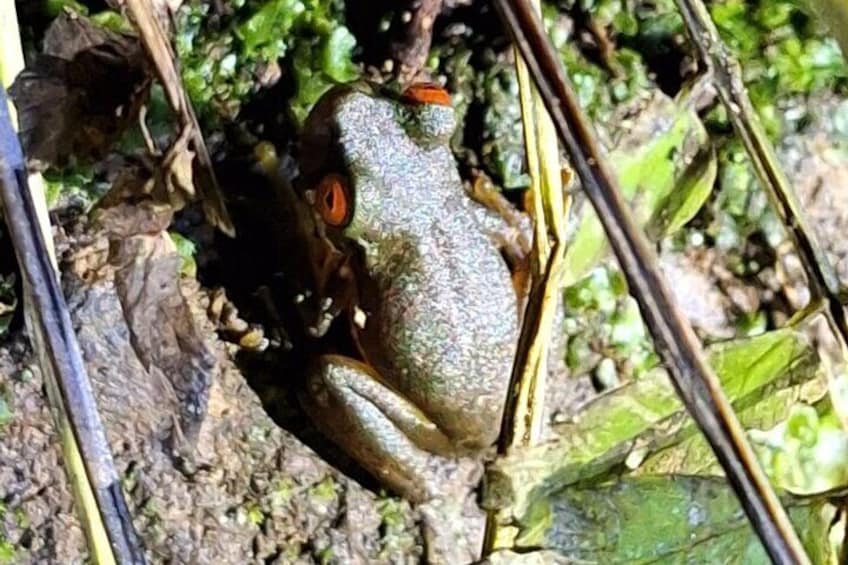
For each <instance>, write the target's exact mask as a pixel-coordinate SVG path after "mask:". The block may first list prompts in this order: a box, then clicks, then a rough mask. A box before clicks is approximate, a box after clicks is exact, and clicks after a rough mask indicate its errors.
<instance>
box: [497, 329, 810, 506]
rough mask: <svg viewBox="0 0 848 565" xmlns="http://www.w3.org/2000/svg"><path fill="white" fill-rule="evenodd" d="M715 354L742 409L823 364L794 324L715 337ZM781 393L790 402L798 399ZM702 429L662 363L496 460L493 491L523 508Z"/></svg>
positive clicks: (724, 379)
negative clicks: (545, 438) (548, 436)
mask: <svg viewBox="0 0 848 565" xmlns="http://www.w3.org/2000/svg"><path fill="white" fill-rule="evenodd" d="M708 358H709V360H710V363H711V365H712V366H713V367H714V369H715V371H716V373H717V375H718V377H719V379H720V381H721V385H722V387H723V388H724V390H725V392H726V394H727V396H728V397H729V399H730V401H731V402H732V404H733V406H734V409H736V410H737V412H741V413H742V414H743V415H744V414H746V413H750V412H748V409H750V408H752V407H754V406H756V405H757V404H758V403H759V402H760V401H762V400H763V399H766V398H770V397H774V396H775V395H778V396H780V394H779V393H780V391H784V390H787V389H791V388H793V387H796V386H797V385H798V384H800V383H803V382H806V381H809V380H811V379H813V378H814V377H815V376H816V375H817V374H818V369H819V357H818V354H817V353H816V351H815V350H814V349H813V348H812V347H811V346H810V344H809V342H808V340H807V338H806V337H805V336H804V335H803V334H800V333H798V332H796V331H794V330H792V329H783V330H777V331H773V332H769V333H766V334H762V335H760V336H757V337H753V338H746V339H741V340H734V341H730V342H725V343H721V344H717V345H713V346H712V347H710V348H708ZM782 397H783V398H784V399H785V400H786V402H787V404H788V403H789V402H790V401H791V400H792V399H791V398H787V397H786V396H782ZM744 423H745V422H744V421H743V424H744ZM756 423H757V424H758V425H759V423H760V422H759V421H757V422H756ZM696 434H697V428H696V427H695V425H694V423H693V422H692V420H691V419H690V418H689V417H688V415H687V413H686V411H685V409H684V408H683V406H682V405H681V404H680V401H679V400H678V398H677V394H676V393H675V391H674V389H673V388H672V386H671V384H670V382H669V381H668V377H667V375H666V373H665V372H664V371H663V370H660V369H657V370H655V371H652V372H650V373H649V374H648V375H646V376H645V377H643V378H641V379H639V380H638V381H634V382H631V383H629V384H627V385H624V386H622V387H620V388H618V389H615V390H613V391H611V392H610V393H608V394H605V395H602V396H600V397H598V398H597V399H595V400H593V401H592V402H591V403H590V404H588V405H587V406H586V407H585V408H584V409H583V410H582V411H581V412H580V414H579V417H577V418H576V419H575V420H573V421H570V422H566V423H563V424H560V425H558V426H557V429H556V436H557V438H558V439H557V441H554V442H551V443H547V444H542V445H539V446H535V447H531V448H527V449H520V450H515V451H513V452H511V453H509V454H507V456H505V457H503V458H502V459H500V460H498V461H496V462H495V464H493V465H492V467H491V469H490V472H489V475H488V482H487V489H486V498H487V501H488V504H489V505H491V506H496V507H500V508H502V509H504V510H505V511H506V512H507V514H512V515H522V514H523V513H524V512H525V510H526V506H527V504H528V502H529V501H530V500H531V499H534V498H536V497H538V496H544V495H545V493H550V492H553V491H556V490H559V489H561V488H563V487H565V486H567V485H570V484H574V483H576V482H585V481H588V480H598V478H602V477H603V476H604V474H605V473H608V472H609V471H610V470H611V469H613V468H614V467H617V466H620V465H622V464H625V463H627V464H629V466H630V467H635V466H637V465H638V463H639V462H641V461H642V460H643V459H644V458H645V457H646V456H648V455H650V454H651V453H654V452H657V451H659V450H661V449H665V448H668V447H669V446H672V445H675V444H678V443H679V442H681V441H683V440H685V439H687V438H689V437H693V436H695V435H696Z"/></svg>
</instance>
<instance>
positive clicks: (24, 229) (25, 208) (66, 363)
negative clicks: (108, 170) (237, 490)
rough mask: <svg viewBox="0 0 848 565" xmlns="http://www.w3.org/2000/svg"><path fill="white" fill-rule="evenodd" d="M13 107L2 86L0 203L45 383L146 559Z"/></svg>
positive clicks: (131, 549)
mask: <svg viewBox="0 0 848 565" xmlns="http://www.w3.org/2000/svg"><path fill="white" fill-rule="evenodd" d="M8 108H9V106H8V99H7V98H6V91H5V89H4V88H3V87H2V85H0V201H2V204H3V210H4V212H5V218H6V226H7V228H8V230H9V234H10V235H11V239H12V243H13V245H14V248H15V254H16V255H17V258H18V265H19V268H20V271H21V275H22V277H23V281H24V287H25V290H26V298H27V299H28V300H29V301H30V303H29V304H28V305H27V308H28V310H27V312H28V321H29V322H30V325H31V327H30V331H31V332H32V336H31V338H32V340H33V347H34V349H35V350H36V352H37V353H38V354H39V358H40V360H41V367H42V370H43V372H44V373H46V374H45V375H44V378H45V380H47V381H49V380H50V379H55V383H54V384H55V385H56V389H58V392H59V397H60V398H61V405H60V406H58V407H56V408H57V409H59V410H61V411H63V412H64V415H66V416H67V420H68V422H69V424H70V427H71V432H72V434H73V437H74V440H75V442H76V444H77V446H78V448H79V452H80V456H81V457H82V459H83V466H84V468H85V473H86V479H87V482H88V484H89V485H90V486H91V489H92V491H93V494H94V498H95V500H96V503H97V507H98V511H99V513H100V518H101V519H102V521H103V525H104V528H105V530H106V535H107V536H108V537H109V542H110V545H111V547H112V552H113V554H114V557H115V559H116V561H117V562H118V563H133V564H134V563H144V552H143V550H142V547H141V543H140V541H139V538H138V535H137V534H136V532H135V529H134V527H133V523H132V518H131V516H130V514H129V511H128V509H127V504H126V501H125V500H124V495H123V492H122V491H121V486H120V483H119V481H118V473H117V471H116V470H115V466H114V463H113V461H112V454H111V452H110V451H109V444H108V442H107V439H106V432H105V431H104V429H103V425H102V423H101V421H100V416H99V413H98V411H97V405H96V403H95V401H94V395H93V393H92V390H91V383H90V382H89V380H88V375H87V374H86V371H85V365H84V364H83V361H82V354H81V353H80V348H79V344H78V343H77V339H76V334H75V333H74V328H73V324H72V323H71V317H70V314H69V313H68V307H67V305H66V304H65V297H64V295H63V294H62V290H61V287H60V286H59V279H58V276H57V274H56V271H55V270H54V269H53V265H52V263H51V262H50V255H49V253H48V251H47V246H46V244H45V241H44V237H43V234H42V232H41V230H40V229H39V222H38V218H37V214H36V211H35V204H34V203H33V200H32V195H31V193H30V190H29V186H28V183H27V173H26V166H25V163H24V157H23V153H22V151H21V146H20V143H19V141H18V138H17V135H16V134H15V130H14V128H13V126H12V121H11V118H10V116H9V110H8ZM59 421H61V420H59ZM60 431H61V430H60Z"/></svg>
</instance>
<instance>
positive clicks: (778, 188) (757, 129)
mask: <svg viewBox="0 0 848 565" xmlns="http://www.w3.org/2000/svg"><path fill="white" fill-rule="evenodd" d="M677 5H678V8H679V9H680V13H681V14H682V16H683V21H684V23H685V24H686V29H687V30H688V31H689V37H690V39H691V40H692V43H694V45H695V46H696V48H697V50H698V57H699V59H700V60H699V64H700V66H701V68H702V69H703V72H704V73H705V75H707V76H710V77H711V79H712V85H713V87H714V88H715V89H716V91H717V93H718V97H719V99H720V100H721V102H722V104H724V106H725V108H727V115H728V117H729V119H730V123H731V124H733V129H734V130H735V131H736V134H737V135H738V136H739V137H740V138H741V139H742V143H743V144H744V145H745V149H746V151H747V152H748V156H749V157H750V158H751V162H752V164H753V165H754V170H755V171H756V172H757V176H758V177H759V179H760V182H761V183H762V185H763V187H765V189H766V194H768V197H769V200H770V201H771V204H772V206H773V207H774V209H775V210H776V211H777V214H778V216H779V217H780V219H781V221H782V223H783V225H784V226H785V227H786V230H787V231H788V232H789V237H790V238H791V239H792V243H793V244H794V245H795V249H796V250H797V252H798V255H799V257H800V259H801V264H802V265H803V266H804V272H805V274H806V275H807V281H808V283H809V285H810V291H811V294H812V297H811V302H812V301H814V300H816V299H818V298H824V300H825V303H826V304H827V308H826V310H825V315H826V317H827V320H828V323H829V324H830V327H831V329H832V330H833V333H834V334H835V336H836V338H837V339H838V340H839V342H840V345H841V346H842V351H843V353H848V320H846V318H845V310H844V308H843V307H842V301H841V299H840V289H839V279H838V278H837V276H836V271H835V270H834V269H833V266H832V265H831V264H830V261H829V260H828V258H827V255H825V253H824V252H823V251H822V249H821V246H820V245H819V243H818V241H817V240H816V236H815V232H814V231H813V230H812V229H811V228H810V226H809V223H808V222H807V220H806V218H805V217H804V213H803V211H802V209H801V206H800V205H799V204H798V200H797V198H796V197H795V193H794V192H793V190H792V186H791V185H790V184H789V181H788V180H787V179H786V175H785V174H784V173H783V171H782V170H781V168H780V165H779V164H778V162H777V157H776V156H775V153H774V149H773V148H772V146H771V143H770V142H769V140H768V137H767V136H766V133H765V130H763V127H762V125H761V124H760V120H759V118H758V116H757V112H756V111H755V110H754V107H753V105H752V104H751V100H750V99H749V98H748V94H747V91H746V90H745V85H744V83H743V82H742V73H741V69H740V68H739V63H738V62H736V61H735V60H734V59H733V57H731V56H730V53H728V51H727V48H726V47H725V46H724V44H723V43H722V42H721V39H720V38H719V36H718V31H717V30H716V27H715V25H714V24H713V22H712V20H711V19H710V16H709V13H708V12H707V8H706V6H704V4H703V2H700V0H677Z"/></svg>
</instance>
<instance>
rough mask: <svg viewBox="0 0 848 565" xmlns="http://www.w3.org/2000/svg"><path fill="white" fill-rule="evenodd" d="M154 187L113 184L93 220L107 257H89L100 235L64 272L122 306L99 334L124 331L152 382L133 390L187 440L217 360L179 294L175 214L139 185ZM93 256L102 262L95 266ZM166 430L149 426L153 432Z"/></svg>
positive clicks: (134, 181) (128, 178) (126, 181)
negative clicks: (146, 394) (104, 285)
mask: <svg viewBox="0 0 848 565" xmlns="http://www.w3.org/2000/svg"><path fill="white" fill-rule="evenodd" d="M149 183H150V181H149V180H147V179H144V178H139V177H133V175H132V173H131V172H127V173H126V174H125V175H124V177H122V178H121V179H120V182H116V184H115V185H114V188H113V190H112V191H111V192H110V193H109V194H107V195H106V196H105V197H104V198H103V200H102V201H101V202H100V205H99V207H98V209H97V212H96V215H95V218H96V221H97V223H98V224H99V226H100V228H101V229H102V233H103V234H104V237H105V239H106V240H107V241H108V255H104V254H102V253H95V254H92V253H89V252H88V248H92V247H93V248H96V249H101V248H102V247H103V243H102V241H101V240H102V239H103V237H100V238H96V239H95V241H94V242H92V243H91V244H90V245H88V246H86V247H83V248H82V249H79V250H77V252H76V253H75V255H74V256H73V257H71V258H70V260H69V261H68V263H69V264H68V265H66V268H65V270H66V271H67V272H72V273H75V274H77V276H78V277H79V278H80V279H82V281H108V282H110V283H111V285H113V287H114V290H112V291H110V296H111V295H113V296H114V297H116V298H117V300H118V301H119V302H120V306H121V312H122V314H123V320H121V321H120V323H116V321H115V320H111V321H107V320H104V321H103V324H104V325H103V327H102V328H100V329H99V330H98V331H102V332H106V333H108V332H114V331H116V329H115V328H120V327H123V326H125V327H126V330H127V331H128V332H129V336H130V342H131V343H132V346H133V353H134V355H135V357H136V358H137V360H138V362H140V363H141V366H143V368H144V371H146V373H145V378H146V379H148V381H149V382H146V383H136V386H138V387H139V390H148V391H150V394H152V395H154V397H158V398H161V399H165V400H163V402H162V405H163V408H162V409H161V410H160V411H164V412H163V413H176V414H178V415H179V417H178V419H177V420H178V427H177V428H176V433H175V434H174V437H175V438H177V439H184V438H188V439H189V440H190V439H191V438H192V437H193V436H194V434H195V433H196V431H197V429H198V428H199V426H200V424H201V423H202V421H203V418H204V415H205V413H206V407H207V402H208V394H209V387H210V386H211V382H212V379H213V374H214V372H215V370H216V362H215V357H214V355H213V354H212V353H211V351H210V350H209V348H208V346H207V344H206V343H205V342H204V340H203V339H202V336H201V335H200V333H199V332H198V329H197V327H196V321H195V319H194V318H193V316H192V315H191V312H190V310H189V307H188V304H187V302H186V299H185V297H184V296H183V293H182V289H181V277H180V267H181V265H182V258H181V257H180V255H179V254H178V253H177V250H176V247H175V245H174V243H173V240H172V239H171V238H170V236H169V235H168V233H167V231H166V230H167V227H168V225H170V223H171V219H172V217H173V209H172V208H171V207H170V206H169V205H167V204H160V203H157V202H156V201H154V199H153V198H151V197H150V196H145V195H144V191H143V189H141V188H140V187H142V186H143V185H145V184H149ZM92 257H95V258H97V257H100V258H101V259H102V261H103V262H101V263H100V264H96V262H92ZM77 263H81V265H76V264H77ZM86 270H89V271H90V270H96V271H97V275H96V276H87V275H86V272H85V271H86ZM92 292H93V290H92ZM89 298H90V299H93V298H92V297H91V296H89ZM112 299H114V298H110V300H112ZM105 324H111V325H105ZM153 412H156V411H153ZM163 425H164V424H163V423H162V422H161V421H157V422H151V423H150V426H151V427H152V428H154V429H155V428H157V427H161V426H163Z"/></svg>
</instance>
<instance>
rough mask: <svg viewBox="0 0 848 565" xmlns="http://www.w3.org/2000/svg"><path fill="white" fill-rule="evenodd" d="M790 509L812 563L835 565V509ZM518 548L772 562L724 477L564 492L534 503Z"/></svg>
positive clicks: (810, 503) (613, 556)
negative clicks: (831, 543) (832, 534)
mask: <svg viewBox="0 0 848 565" xmlns="http://www.w3.org/2000/svg"><path fill="white" fill-rule="evenodd" d="M784 504H785V505H786V506H787V508H788V510H789V515H790V519H791V521H792V523H793V525H794V526H795V528H796V530H797V531H798V533H799V535H800V536H801V539H802V541H803V543H804V547H805V549H806V550H807V552H808V554H809V556H810V559H811V560H812V562H813V563H835V562H836V561H835V556H832V555H830V549H829V548H828V546H827V539H828V530H829V518H830V516H832V514H833V511H832V507H829V506H826V504H825V501H824V500H802V499H797V498H791V497H787V498H786V499H784ZM516 547H517V548H519V549H520V548H533V549H536V548H540V547H541V548H546V549H555V550H557V551H558V552H560V553H561V554H563V555H565V556H567V557H568V558H569V559H573V560H575V561H577V562H589V563H628V564H630V563H723V564H737V563H738V564H739V565H743V564H744V565H754V564H760V563H762V564H763V565H767V564H768V563H770V560H769V558H768V556H767V555H766V553H765V551H764V550H763V547H762V545H761V544H760V541H759V539H758V538H757V537H756V536H755V535H754V532H753V530H752V529H751V526H750V524H749V522H748V520H747V518H746V516H745V514H744V513H743V512H742V509H741V507H740V506H739V501H738V499H737V498H736V495H735V494H734V493H733V490H732V489H731V488H730V487H729V486H728V485H727V482H726V481H725V480H724V479H723V478H720V477H692V476H661V477H640V478H628V479H623V480H620V481H616V482H614V483H611V484H606V485H603V486H597V487H593V488H576V487H572V488H567V489H563V490H561V491H558V492H556V493H553V494H551V495H549V496H546V497H540V498H538V499H536V500H535V501H534V502H533V505H532V506H531V507H530V509H529V511H528V512H527V514H526V515H525V516H524V517H523V519H522V520H521V526H520V534H519V537H518V539H517V543H516Z"/></svg>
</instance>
